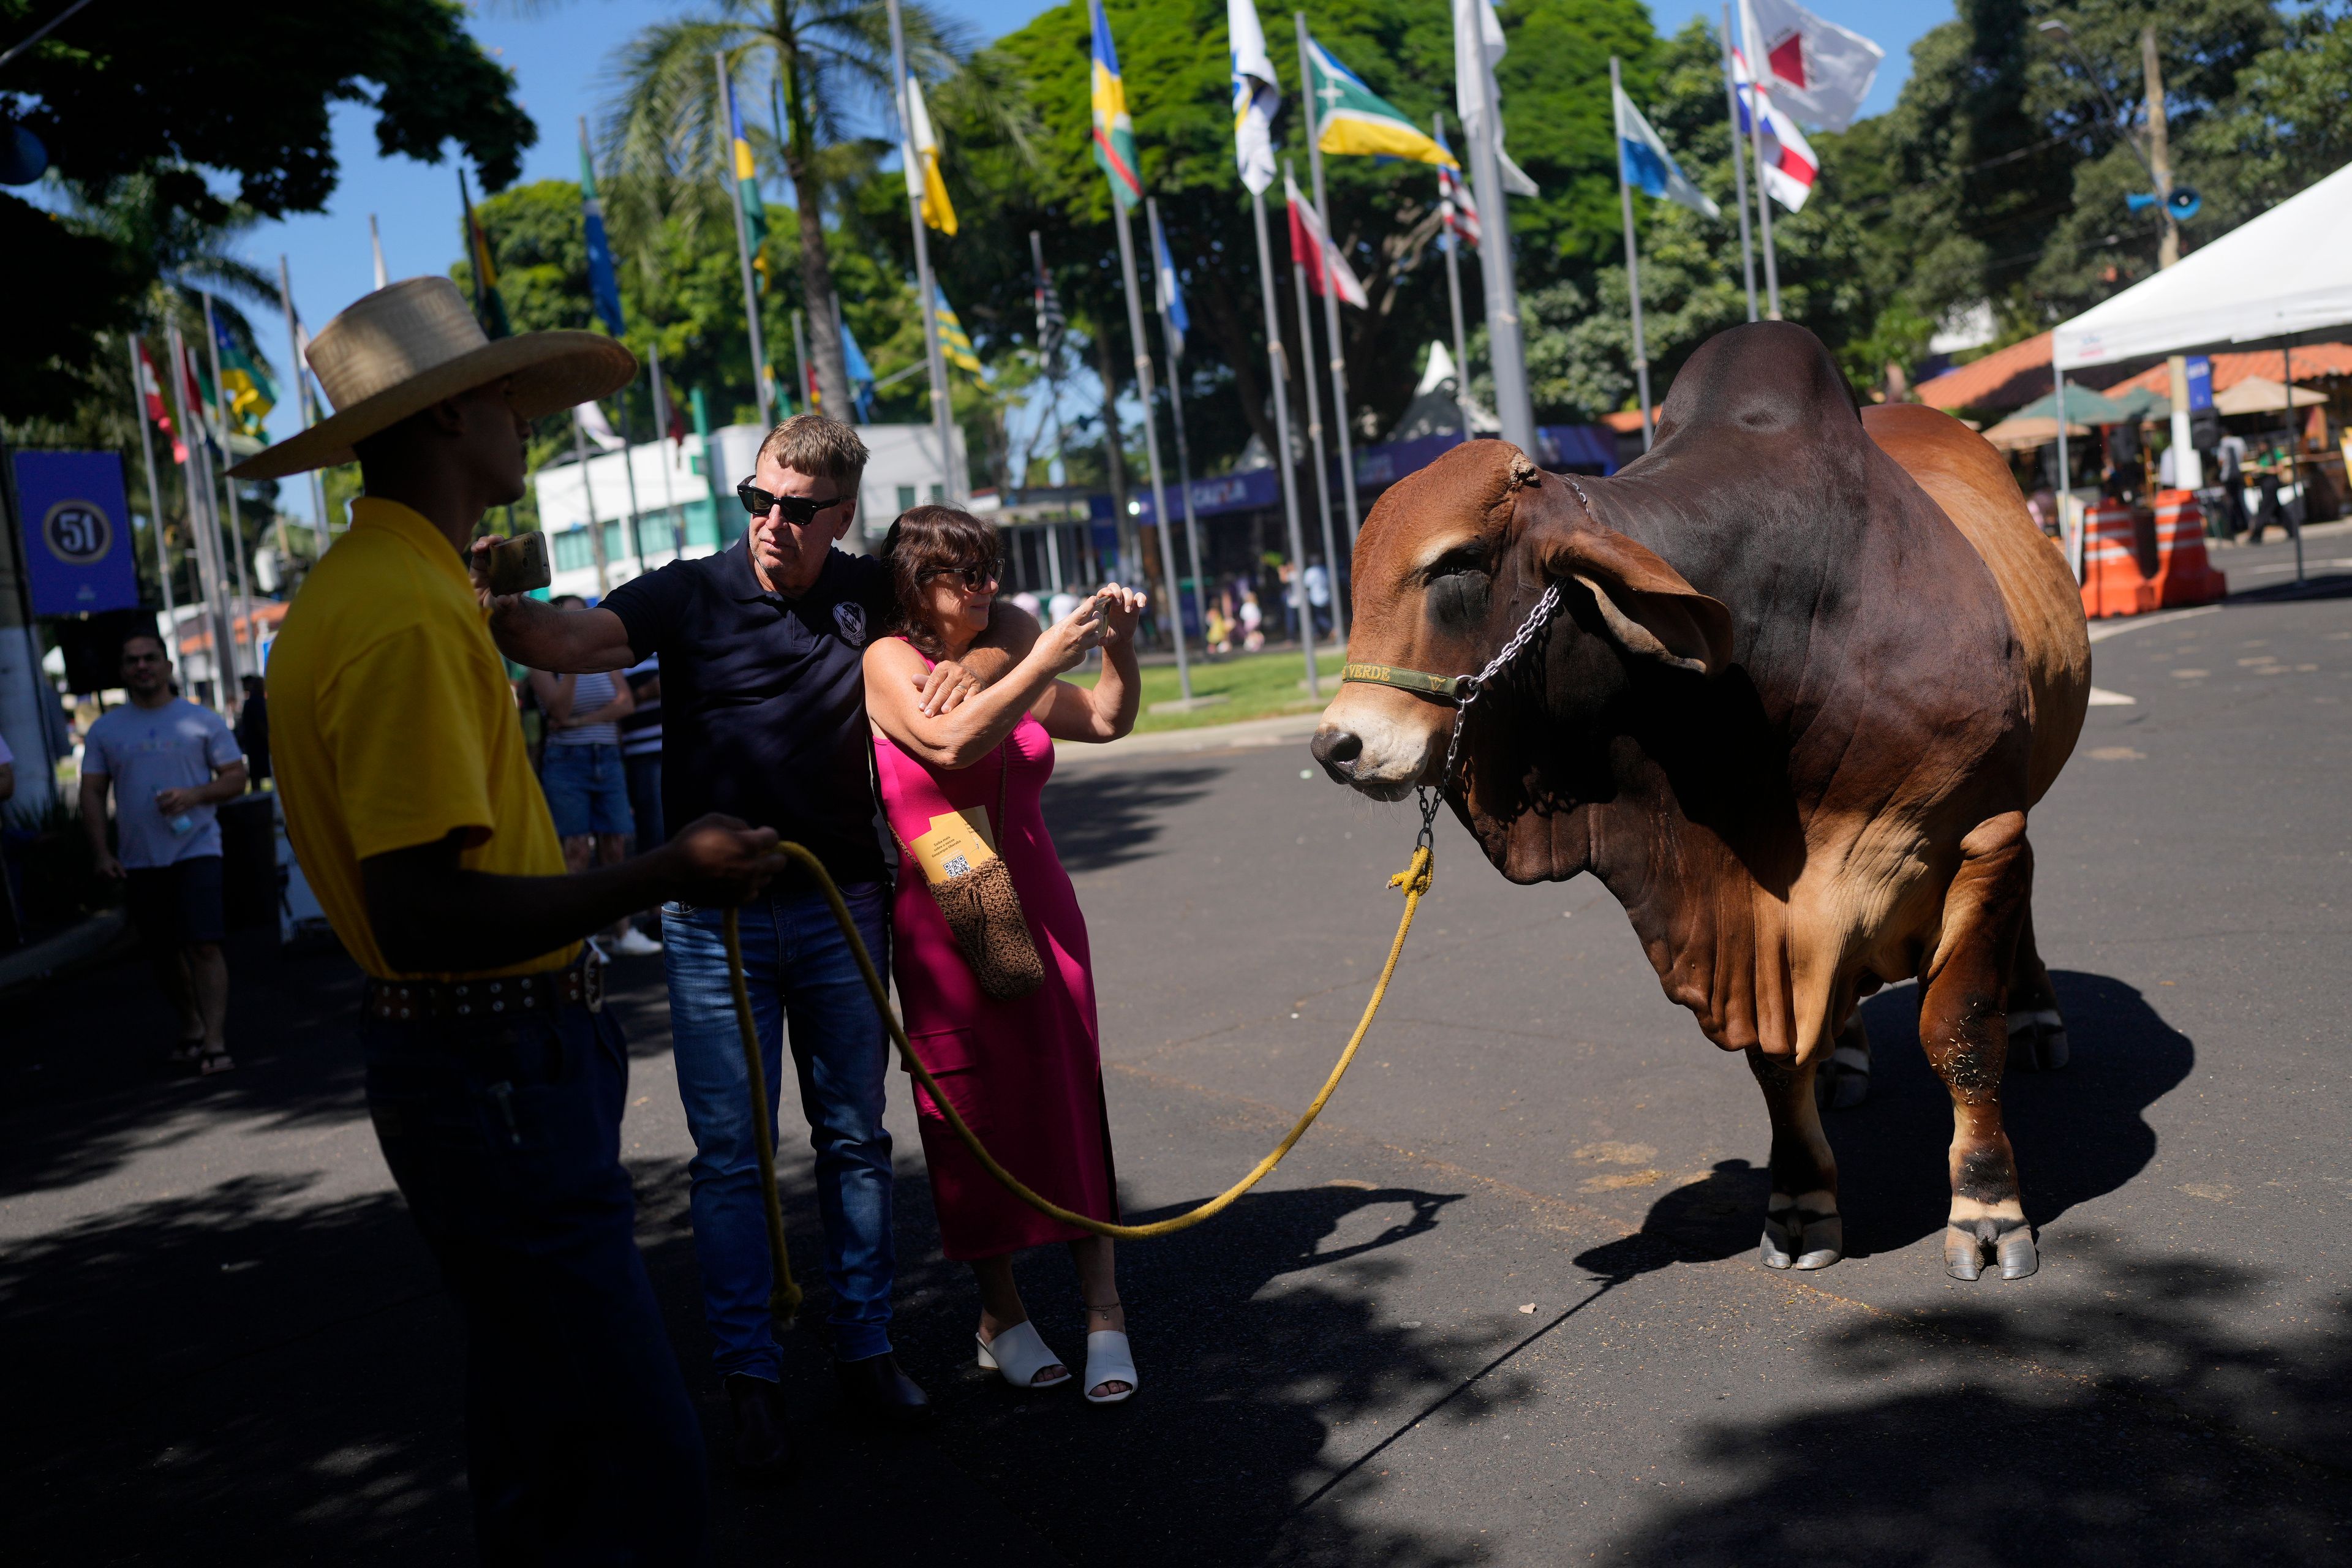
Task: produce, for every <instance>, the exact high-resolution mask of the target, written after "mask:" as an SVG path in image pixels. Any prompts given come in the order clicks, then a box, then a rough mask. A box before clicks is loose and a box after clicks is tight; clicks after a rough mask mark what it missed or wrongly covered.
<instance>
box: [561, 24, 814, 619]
mask: <svg viewBox="0 0 2352 1568" xmlns="http://www.w3.org/2000/svg"><path fill="white" fill-rule="evenodd" d="M710 58H711V61H712V63H713V64H714V65H716V66H717V67H718V69H719V126H718V134H719V174H720V177H721V178H722V179H724V180H725V181H726V182H727V199H728V203H729V205H731V206H732V207H733V208H734V209H735V259H736V260H737V262H738V263H739V264H740V266H741V268H742V270H743V321H744V324H745V326H747V327H748V328H750V330H751V391H752V394H753V395H755V396H756V397H757V398H758V399H759V404H760V426H761V428H762V429H766V428H767V427H768V426H770V425H771V424H772V421H771V419H770V418H769V410H770V409H771V408H772V406H773V405H772V404H771V403H770V402H769V397H768V392H769V389H768V351H767V347H766V345H765V344H764V343H762V342H761V341H760V290H759V287H758V285H756V284H755V283H754V282H753V281H752V279H751V226H750V224H749V223H748V221H747V220H746V219H745V218H744V216H743V182H742V181H741V180H740V179H737V178H736V177H735V84H734V83H733V82H732V81H730V80H729V79H728V77H727V51H726V50H724V49H720V50H719V51H717V52H716V53H714V54H713V55H712V56H711V57H710ZM577 423H578V422H577V421H574V424H575V425H576V424H577ZM573 434H574V436H575V437H576V436H577V434H578V432H577V430H575V431H574V432H573ZM581 471H582V473H583V474H585V473H586V472H587V470H586V469H584V468H583V469H582V470H581ZM596 574H597V576H598V578H599V579H600V581H599V584H598V587H597V590H596V591H597V592H598V593H600V594H601V593H603V592H604V587H603V584H602V582H601V579H602V578H603V576H604V546H603V544H602V543H599V544H598V546H597V550H596Z"/></svg>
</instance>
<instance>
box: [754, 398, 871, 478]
mask: <svg viewBox="0 0 2352 1568" xmlns="http://www.w3.org/2000/svg"><path fill="white" fill-rule="evenodd" d="M866 456H867V454H866V443H865V442H863V441H861V440H859V439H858V438H857V432H856V431H855V430H853V429H851V428H850V427H849V426H846V425H844V424H843V423H842V422H841V421H840V420H838V419H828V418H826V417H825V416H824V415H822V414H795V415H793V416H792V417H791V418H789V419H787V420H785V421H784V422H783V423H782V424H781V425H779V426H776V427H775V428H774V429H772V430H771V431H769V432H768V438H767V439H766V440H764V441H762V442H761V443H760V457H761V458H762V459H765V458H771V457H772V458H775V459H776V461H778V462H780V463H782V465H783V466H784V467H785V468H790V469H792V470H793V472H794V473H800V474H806V475H807V476H808V477H809V478H810V479H831V480H832V481H833V482H834V483H835V484H836V485H838V486H840V487H841V493H842V495H843V496H844V497H845V498H853V499H854V498H855V497H856V494H857V482H858V480H859V479H863V478H864V477H865V474H866Z"/></svg>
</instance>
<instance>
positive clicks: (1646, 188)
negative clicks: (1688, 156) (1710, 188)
mask: <svg viewBox="0 0 2352 1568" xmlns="http://www.w3.org/2000/svg"><path fill="white" fill-rule="evenodd" d="M1614 90H1615V91H1616V97H1617V156H1618V160H1619V163H1620V164H1621V165H1622V167H1623V169H1624V171H1625V183H1626V184H1629V185H1631V186H1633V188H1634V189H1635V190H1637V191H1643V192H1646V193H1647V194H1649V195H1654V196H1663V197H1664V198H1665V199H1666V200H1668V201H1672V202H1680V203H1681V204H1682V205H1685V206H1686V207H1688V208H1690V209H1691V211H1693V212H1696V213H1705V214H1706V216H1708V217H1721V216H1723V212H1722V209H1721V208H1719V207H1717V205H1715V203H1714V202H1713V201H1711V200H1710V199H1708V197H1707V195H1706V192H1705V191H1702V190H1700V189H1699V188H1698V187H1697V186H1696V185H1694V184H1691V183H1690V181H1689V180H1688V179H1687V178H1686V177H1685V175H1684V174H1683V172H1682V169H1681V168H1680V167H1679V166H1678V165H1677V164H1676V163H1675V160H1674V157H1673V155H1672V154H1671V153H1668V152H1667V151H1666V144H1665V143H1664V142H1661V141H1659V140H1658V133H1657V132H1655V131H1654V130H1652V129H1651V128H1650V122H1649V121H1646V120H1644V119H1643V118H1642V111H1641V110H1638V109H1636V108H1634V107H1633V100H1632V99H1630V98H1627V97H1626V96H1625V94H1624V91H1623V89H1614Z"/></svg>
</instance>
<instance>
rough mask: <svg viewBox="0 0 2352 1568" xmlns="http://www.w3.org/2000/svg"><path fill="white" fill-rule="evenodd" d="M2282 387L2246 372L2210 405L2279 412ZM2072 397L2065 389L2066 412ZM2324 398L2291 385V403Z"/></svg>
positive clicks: (2225, 410) (2305, 403) (2218, 408)
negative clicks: (2245, 375) (2292, 397)
mask: <svg viewBox="0 0 2352 1568" xmlns="http://www.w3.org/2000/svg"><path fill="white" fill-rule="evenodd" d="M2286 396H2287V392H2286V388H2285V387H2284V385H2282V384H2280V383H2278V382H2275V381H2273V380H2271V379H2270V378H2269V377H2267V376H2261V375H2250V376H2248V377H2246V379H2245V380H2243V381H2242V382H2240V383H2238V384H2236V385H2235V386H2232V387H2231V388H2230V389H2229V390H2228V391H2227V392H2217V393H2215V394H2214V395H2213V407H2214V409H2215V411H2216V412H2218V413H2221V414H2280V413H2284V411H2285V409H2286ZM2066 401H2067V403H2068V404H2069V405H2070V406H2069V408H2068V410H2067V412H2069V413H2072V412H2073V411H2074V410H2073V408H2072V406H2071V405H2072V404H2073V403H2074V395H2073V394H2071V393H2069V394H2068V395H2067V398H2066ZM2326 401H2327V396H2326V394H2325V393H2319V392H2314V391H2312V390H2311V389H2310V388H2308V387H2302V386H2298V387H2296V388H2295V389H2294V405H2295V406H2296V407H2297V408H2308V407H2309V406H2311V405H2313V404H2315V403H2325V402H2326Z"/></svg>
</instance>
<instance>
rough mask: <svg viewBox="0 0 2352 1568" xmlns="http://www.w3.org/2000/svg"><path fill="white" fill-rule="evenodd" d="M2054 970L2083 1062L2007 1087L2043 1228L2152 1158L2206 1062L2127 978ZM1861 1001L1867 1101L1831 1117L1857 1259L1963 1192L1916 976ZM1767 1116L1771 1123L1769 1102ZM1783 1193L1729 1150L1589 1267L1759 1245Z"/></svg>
mask: <svg viewBox="0 0 2352 1568" xmlns="http://www.w3.org/2000/svg"><path fill="white" fill-rule="evenodd" d="M2051 979H2052V980H2053V982H2055V984H2057V987H2058V1000H2059V1005H2061V1007H2062V1008H2063V1010H2064V1012H2065V1016H2066V1033H2067V1038H2068V1041H2069V1043H2070V1044H2071V1045H2072V1047H2073V1051H2074V1058H2073V1060H2072V1061H2071V1062H2070V1063H2069V1065H2068V1066H2067V1067H2066V1068H2063V1070H2061V1071H2058V1072H2050V1073H2034V1072H2022V1071H2017V1070H2011V1072H2010V1074H2009V1075H2008V1076H2007V1078H2005V1079H2003V1080H2002V1083H2001V1105H2002V1110H2003V1116H2004V1120H2005V1121H2006V1123H2007V1125H2008V1128H2009V1135H2010V1141H2011V1144H2012V1145H2013V1146H2014V1147H2015V1149H2016V1151H2017V1161H2018V1168H2019V1173H2020V1174H2021V1177H2022V1178H2023V1181H2024V1186H2025V1210H2026V1214H2027V1216H2028V1217H2029V1218H2031V1219H2032V1221H2033V1223H2034V1224H2035V1225H2036V1226H2046V1225H2048V1224H2050V1223H2051V1222H2052V1221H2053V1220H2055V1219H2056V1218H2058V1216H2059V1215H2063V1214H2064V1213H2065V1212H2066V1211H2067V1210H2069V1209H2071V1208H2073V1207H2074V1206H2075V1205H2078V1204H2083V1203H2087V1202H2089V1201H2090V1200H2091V1199H2093V1198H2096V1197H2099V1196H2101V1195H2102V1194H2106V1193H2111V1192H2113V1191H2115V1190H2116V1188H2117V1187H2120V1186H2122V1185H2123V1184H2125V1183H2126V1182H2128V1181H2130V1180H2131V1179H2132V1178H2133V1177H2134V1176H2136V1175H2137V1174H2139V1173H2140V1172H2141V1171H2142V1170H2143V1169H2145V1168H2146V1166H2147V1163H2148V1161H2149V1160H2150V1159H2151V1158H2152V1157H2153V1156H2154V1155H2155V1153H2156V1132H2155V1130H2154V1129H2152V1128H2150V1127H2149V1126H2148V1124H2147V1118H2146V1115H2145V1112H2146V1111H2147V1108H2148V1107H2149V1106H2151V1105H2153V1104H2155V1103H2156V1101H2158V1100H2161V1099H2162V1098H2164V1096H2165V1095H2166V1094H2168V1093H2169V1092H2170V1091H2171V1090H2172V1089H2173V1088H2174V1086H2175V1085H2177V1084H2179V1082H2180V1081H2181V1080H2182V1079H2185V1078H2187V1077H2188V1076H2189V1069H2190V1068H2191V1067H2193V1066H2194V1065H2195V1063H2196V1059H2197V1052H2196V1047H2194V1046H2193V1045H2192V1044H2190V1042H2189V1037H2187V1036H2185V1035H2183V1034H2181V1033H2180V1032H2179V1030H2177V1029H2175V1028H2173V1027H2172V1026H2170V1025H2168V1024H2167V1023H2166V1022H2165V1021H2164V1020H2163V1019H2162V1018H2161V1017H2159V1016H2157V1013H2156V1010H2155V1009H2154V1008H2152V1007H2150V1006H2149V1005H2147V1000H2146V999H2145V998H2144V997H2143V996H2142V995H2141V994H2140V993H2139V992H2138V991H2137V990H2135V989H2134V988H2133V987H2131V986H2129V985H2126V984H2124V983H2123V982H2122V981H2119V980H2112V979H2109V978H2108V977H2106V976H2105V975H2102V974H2085V973H2080V972H2079V971H2074V970H2054V971H2053V972H2052V973H2051ZM1862 1012H1863V1019H1864V1023H1865V1024H1866V1025H1867V1026H1869V1029H1870V1042H1871V1083H1870V1098H1869V1099H1868V1100H1864V1102H1863V1103H1862V1104H1861V1105H1859V1106H1857V1107H1855V1108H1854V1109H1853V1110H1843V1111H1834V1112H1832V1113H1830V1114H1828V1115H1827V1116H1826V1117H1825V1118H1824V1119H1823V1121H1824V1124H1825V1126H1826V1128H1827V1130H1828V1132H1829V1138H1830V1144H1831V1147H1832V1149H1834V1150H1835V1151H1836V1152H1837V1162H1838V1203H1839V1206H1840V1208H1841V1209H1842V1210H1843V1213H1844V1215H1845V1241H1846V1250H1847V1253H1848V1255H1849V1256H1852V1257H1855V1258H1867V1257H1869V1256H1870V1255H1871V1254H1872V1253H1874V1252H1892V1251H1895V1250H1898V1249H1900V1248H1902V1247H1908V1246H1909V1245H1911V1244H1912V1243H1913V1242H1916V1241H1917V1240H1919V1239H1920V1238H1921V1237H1927V1236H1931V1235H1933V1234H1935V1233H1936V1232H1937V1231H1940V1230H1941V1229H1943V1227H1944V1216H1945V1214H1946V1212H1947V1209H1948V1205H1949V1204H1950V1201H1951V1187H1950V1180H1949V1177H1948V1174H1947V1172H1946V1164H1945V1154H1946V1150H1947V1149H1948V1147H1949V1145H1950V1143H1951V1138H1952V1101H1951V1096H1950V1095H1949V1094H1948V1093H1947V1092H1946V1091H1945V1089H1944V1084H1943V1080H1942V1079H1938V1078H1937V1076H1936V1075H1935V1073H1934V1071H1933V1070H1932V1069H1930V1068H1928V1066H1927V1058H1926V1057H1925V1056H1924V1055H1923V1054H1922V1053H1921V1051H1920V1049H1919V993H1918V987H1917V986H1916V985H1903V986H1897V987H1895V989H1893V990H1890V991H1884V992H1881V993H1880V994H1878V995H1876V996H1874V997H1872V998H1871V999H1870V1000H1869V1001H1868V1002H1866V1003H1864V1005H1863V1009H1862ZM1756 1115H1757V1119H1758V1121H1759V1122H1761V1121H1762V1120H1763V1116H1764V1112H1763V1108H1762V1106H1761V1105H1760V1104H1759V1106H1758V1107H1757V1110H1756ZM1771 1190H1772V1189H1771V1179H1770V1177H1769V1174H1768V1173H1767V1172H1766V1171H1765V1169H1764V1168H1763V1167H1762V1166H1760V1165H1750V1164H1749V1163H1748V1162H1747V1161H1746V1160H1725V1161H1721V1162H1719V1163H1717V1165H1716V1167H1715V1170H1714V1173H1713V1174H1711V1175H1710V1176H1709V1177H1708V1178H1707V1179H1706V1181H1703V1182H1696V1183H1693V1184H1690V1185H1688V1186H1684V1187H1677V1188H1675V1189H1674V1190H1673V1191H1671V1192H1669V1193H1666V1194H1664V1195H1662V1196H1661V1197H1660V1198H1659V1199H1658V1201H1657V1202H1656V1203H1654V1204H1653V1205H1651V1207H1650V1212H1649V1214H1648V1215H1647V1216H1646V1217H1645V1218H1644V1219H1643V1224H1642V1229H1641V1231H1640V1232H1639V1233H1638V1234H1636V1235H1634V1236H1631V1237H1625V1238H1623V1239H1622V1240H1620V1241H1614V1242H1611V1243H1609V1244H1608V1245H1607V1246H1605V1247H1595V1248H1593V1249H1592V1250H1591V1251H1589V1252H1586V1253H1584V1254H1583V1255H1582V1256H1580V1257H1579V1258H1577V1262H1578V1263H1579V1264H1580V1265H1581V1266H1583V1267H1585V1268H1591V1269H1592V1270H1594V1271H1595V1272H1596V1273H1601V1274H1606V1275H1618V1274H1633V1273H1643V1272H1646V1271H1648V1270H1649V1269H1652V1268H1664V1267H1665V1266H1666V1265H1667V1264H1669V1263H1674V1262H1678V1261H1694V1262H1696V1261H1710V1262H1711V1261H1715V1260H1717V1259H1720V1258H1731V1257H1735V1256H1737V1255H1738V1254H1739V1253H1742V1252H1747V1251H1751V1250H1753V1249H1754V1247H1756V1244H1757V1237H1758V1236H1759V1233H1760V1232H1761V1230H1762V1229H1763V1221H1764V1206H1765V1202H1766V1200H1767V1199H1768V1198H1769V1197H1770V1195H1771Z"/></svg>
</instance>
